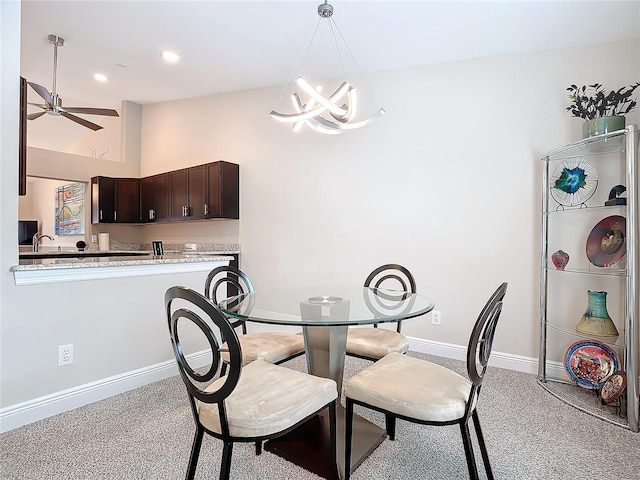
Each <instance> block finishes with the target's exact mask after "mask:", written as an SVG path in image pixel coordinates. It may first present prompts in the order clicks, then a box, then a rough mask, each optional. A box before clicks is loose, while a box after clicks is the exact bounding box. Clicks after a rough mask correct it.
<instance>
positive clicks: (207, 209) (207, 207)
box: [204, 203, 209, 215]
mask: <svg viewBox="0 0 640 480" xmlns="http://www.w3.org/2000/svg"><path fill="white" fill-rule="evenodd" d="M204 214H205V215H209V205H207V204H206V203H205V204H204Z"/></svg>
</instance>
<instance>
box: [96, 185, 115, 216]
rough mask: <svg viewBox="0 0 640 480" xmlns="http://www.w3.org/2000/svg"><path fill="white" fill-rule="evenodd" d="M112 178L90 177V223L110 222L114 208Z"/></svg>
mask: <svg viewBox="0 0 640 480" xmlns="http://www.w3.org/2000/svg"><path fill="white" fill-rule="evenodd" d="M113 184H114V179H113V178H109V177H93V178H92V179H91V223H112V222H113V213H114V211H115V209H114V198H113V194H114V191H113Z"/></svg>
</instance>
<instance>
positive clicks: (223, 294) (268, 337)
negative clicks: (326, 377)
mask: <svg viewBox="0 0 640 480" xmlns="http://www.w3.org/2000/svg"><path fill="white" fill-rule="evenodd" d="M253 292H254V287H253V283H252V282H251V280H250V279H249V277H248V276H247V274H246V273H244V272H243V271H241V270H240V269H238V268H235V267H232V266H222V267H217V268H214V269H213V270H211V272H209V275H207V279H206V281H205V286H204V294H205V296H206V297H207V298H209V300H211V301H212V302H213V303H215V304H216V305H218V303H219V302H220V301H221V300H224V299H225V298H230V297H233V296H238V300H237V301H238V302H240V301H245V299H243V298H242V295H243V294H245V293H253ZM249 300H250V299H249ZM231 305H233V303H232V304H231ZM229 321H230V323H231V325H232V326H233V328H240V329H241V330H242V335H241V336H240V345H242V361H243V363H244V364H245V365H246V364H248V363H250V362H252V361H254V360H258V359H259V360H264V361H265V362H269V363H274V364H280V363H283V362H286V361H289V360H291V359H293V358H296V357H298V356H300V355H302V354H304V338H303V337H302V335H296V334H292V333H286V332H260V333H247V325H246V322H245V321H244V320H242V319H229ZM222 358H223V359H225V360H228V356H227V355H225V354H223V357H222ZM223 373H224V366H223Z"/></svg>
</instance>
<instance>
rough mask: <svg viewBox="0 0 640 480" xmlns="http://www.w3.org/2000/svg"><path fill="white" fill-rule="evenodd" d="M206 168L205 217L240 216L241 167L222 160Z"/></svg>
mask: <svg viewBox="0 0 640 480" xmlns="http://www.w3.org/2000/svg"><path fill="white" fill-rule="evenodd" d="M206 168H207V190H206V199H205V202H206V203H205V212H204V213H205V218H240V205H239V203H240V175H239V171H240V167H239V166H238V165H237V164H235V163H229V162H223V161H220V162H214V163H209V164H207V165H206Z"/></svg>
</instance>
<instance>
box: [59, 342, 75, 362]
mask: <svg viewBox="0 0 640 480" xmlns="http://www.w3.org/2000/svg"><path fill="white" fill-rule="evenodd" d="M72 363H73V344H69V345H59V346H58V366H59V367H64V366H65V365H71V364H72Z"/></svg>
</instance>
